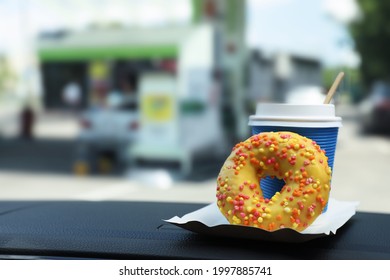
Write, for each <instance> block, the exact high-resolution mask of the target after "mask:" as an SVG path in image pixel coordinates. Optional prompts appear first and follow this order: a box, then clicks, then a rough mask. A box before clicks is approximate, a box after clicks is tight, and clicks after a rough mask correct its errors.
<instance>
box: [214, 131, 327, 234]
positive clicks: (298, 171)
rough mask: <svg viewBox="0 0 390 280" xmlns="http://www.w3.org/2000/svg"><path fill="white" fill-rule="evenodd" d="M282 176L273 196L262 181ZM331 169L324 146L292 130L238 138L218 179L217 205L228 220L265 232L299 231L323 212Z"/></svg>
mask: <svg viewBox="0 0 390 280" xmlns="http://www.w3.org/2000/svg"><path fill="white" fill-rule="evenodd" d="M266 176H271V177H276V178H278V179H283V180H284V181H285V183H286V184H285V186H284V187H283V188H282V190H281V191H280V192H276V193H275V195H274V196H273V197H272V198H271V199H266V198H263V196H262V191H261V189H260V184H259V182H260V180H261V179H262V178H264V177H266ZM330 179H331V169H330V167H329V166H328V158H327V157H326V156H325V151H323V150H321V148H320V146H319V145H317V144H316V143H315V142H314V141H313V140H310V139H308V138H306V137H303V136H300V135H298V134H296V133H292V132H285V131H283V132H267V133H260V134H257V135H254V136H252V137H250V138H249V139H247V140H246V141H244V142H241V143H238V144H237V145H235V147H234V148H233V151H232V153H231V154H230V155H229V157H228V158H227V159H226V161H225V163H224V165H223V166H222V168H221V171H220V173H219V175H218V179H217V204H218V207H219V209H220V211H221V212H222V214H223V215H224V216H225V217H226V218H227V219H228V221H229V222H230V223H231V224H235V225H243V226H253V227H258V228H261V229H264V230H267V231H275V230H278V229H281V228H292V229H294V230H296V231H299V232H300V231H303V230H304V229H305V228H307V227H308V226H309V225H310V224H311V223H313V221H314V220H315V219H316V218H317V217H318V216H319V215H320V214H321V213H322V211H323V209H324V207H325V206H326V204H327V202H328V198H329V192H330Z"/></svg>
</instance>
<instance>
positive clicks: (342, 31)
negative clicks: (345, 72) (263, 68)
mask: <svg viewBox="0 0 390 280" xmlns="http://www.w3.org/2000/svg"><path fill="white" fill-rule="evenodd" d="M248 4H249V7H250V8H249V9H248V15H247V17H248V23H249V28H248V33H247V40H248V43H249V45H251V46H254V47H256V46H257V47H260V48H261V49H263V50H265V51H268V52H274V51H281V52H291V53H296V54H304V55H309V56H314V57H319V58H320V59H321V60H322V61H323V62H324V64H325V65H328V66H337V65H340V64H342V65H349V66H357V65H358V64H359V61H360V59H359V56H358V55H357V54H356V53H355V52H354V50H353V49H354V43H353V40H352V38H351V36H350V34H349V32H348V30H347V28H346V24H347V23H348V22H350V21H351V20H354V19H355V18H357V17H358V15H359V10H358V7H357V6H356V4H355V0H249V1H248Z"/></svg>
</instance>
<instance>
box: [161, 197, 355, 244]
mask: <svg viewBox="0 0 390 280" xmlns="http://www.w3.org/2000/svg"><path fill="white" fill-rule="evenodd" d="M358 204H359V202H356V201H337V200H336V199H334V198H330V199H329V203H328V210H327V211H326V212H325V213H323V214H321V215H320V216H319V217H318V218H317V219H316V220H315V221H314V222H313V224H311V225H310V227H308V228H307V229H305V230H304V231H302V232H300V233H299V232H297V231H295V230H291V229H280V230H277V231H274V232H268V231H265V230H262V229H259V228H255V227H246V226H237V225H231V224H229V222H228V221H227V220H226V218H225V217H224V216H223V215H222V214H221V212H220V211H219V209H218V207H217V204H216V203H212V204H209V205H207V206H205V207H203V208H200V209H198V210H196V211H193V212H190V213H188V214H186V215H184V216H183V217H181V218H180V217H177V216H175V217H173V218H171V219H169V220H165V221H166V222H168V223H171V224H174V225H177V226H180V227H182V228H185V229H187V230H191V231H194V232H198V233H203V234H212V235H220V236H230V237H239V238H242V237H243V236H244V237H245V236H246V235H245V234H248V233H249V238H251V239H262V240H272V241H288V242H294V241H295V242H303V241H307V240H310V239H313V238H317V237H321V236H326V235H329V234H331V233H333V234H336V231H337V229H339V228H340V227H341V226H343V225H344V224H345V223H346V222H347V221H348V220H349V219H350V218H351V217H352V216H353V215H355V213H356V208H357V206H358Z"/></svg>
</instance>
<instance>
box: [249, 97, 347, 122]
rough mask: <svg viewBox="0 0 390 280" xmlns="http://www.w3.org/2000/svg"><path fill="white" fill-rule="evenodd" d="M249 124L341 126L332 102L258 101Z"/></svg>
mask: <svg viewBox="0 0 390 280" xmlns="http://www.w3.org/2000/svg"><path fill="white" fill-rule="evenodd" d="M249 125H250V126H299V127H341V126H342V124H341V118H340V117H336V112H335V107H334V105H333V104H315V105H309V104H305V105H303V104H302V105H301V104H299V105H298V104H274V103H259V104H257V107H256V115H252V116H250V117H249Z"/></svg>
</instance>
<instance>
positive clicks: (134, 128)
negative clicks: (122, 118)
mask: <svg viewBox="0 0 390 280" xmlns="http://www.w3.org/2000/svg"><path fill="white" fill-rule="evenodd" d="M138 127H139V124H138V122H137V121H134V122H131V123H130V124H129V129H130V130H136V129H138Z"/></svg>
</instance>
